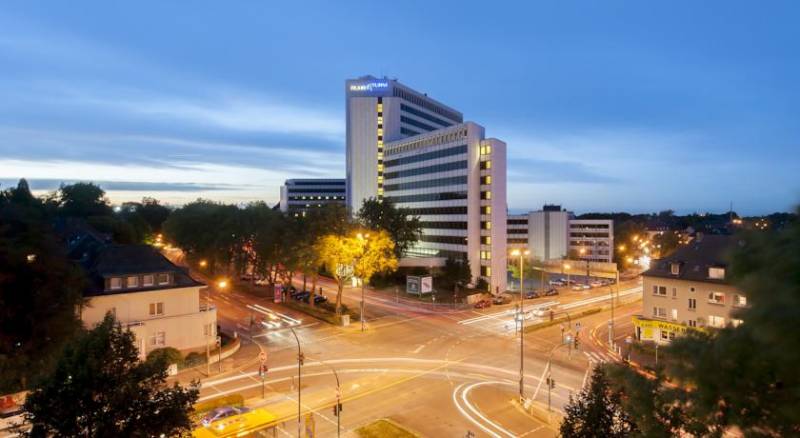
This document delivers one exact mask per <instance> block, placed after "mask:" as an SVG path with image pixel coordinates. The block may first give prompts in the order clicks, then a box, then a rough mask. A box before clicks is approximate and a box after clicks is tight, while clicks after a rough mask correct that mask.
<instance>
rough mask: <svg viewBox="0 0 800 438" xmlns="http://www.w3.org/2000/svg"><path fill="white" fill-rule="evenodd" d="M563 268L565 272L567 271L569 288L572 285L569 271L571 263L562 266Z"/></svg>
mask: <svg viewBox="0 0 800 438" xmlns="http://www.w3.org/2000/svg"><path fill="white" fill-rule="evenodd" d="M562 267H563V268H564V270H565V271H567V287H569V285H570V284H571V283H570V281H569V269H570V268H571V267H572V266H570V265H569V263H564V264H563V265H562Z"/></svg>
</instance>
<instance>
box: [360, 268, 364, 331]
mask: <svg viewBox="0 0 800 438" xmlns="http://www.w3.org/2000/svg"><path fill="white" fill-rule="evenodd" d="M361 332H362V333H363V332H364V279H363V278H362V279H361Z"/></svg>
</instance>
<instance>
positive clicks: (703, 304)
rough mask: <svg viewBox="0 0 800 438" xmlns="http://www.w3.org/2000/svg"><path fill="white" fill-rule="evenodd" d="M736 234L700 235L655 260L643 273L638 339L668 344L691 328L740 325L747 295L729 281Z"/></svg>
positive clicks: (704, 328)
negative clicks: (729, 255) (729, 258)
mask: <svg viewBox="0 0 800 438" xmlns="http://www.w3.org/2000/svg"><path fill="white" fill-rule="evenodd" d="M737 244H738V242H737V241H736V239H735V238H734V237H732V236H703V235H699V236H698V237H696V238H695V240H694V241H692V242H691V243H689V244H688V245H686V246H682V247H681V248H679V249H678V250H677V251H675V253H673V254H672V255H670V256H668V257H665V258H662V259H659V260H655V261H653V263H652V266H651V268H650V269H649V270H647V271H645V272H644V274H642V277H643V285H644V292H643V294H642V296H643V300H642V302H643V308H642V314H641V315H637V316H635V317H634V318H633V323H634V326H635V327H636V338H637V339H639V340H642V341H653V342H657V343H659V344H665V343H669V342H670V341H671V340H672V339H674V338H675V337H676V336H680V335H681V334H683V333H686V331H688V330H706V329H708V328H722V327H725V326H726V325H728V324H733V325H736V324H739V323H741V320H739V319H737V318H736V315H735V310H736V309H739V308H743V307H746V306H747V297H746V296H745V295H744V294H743V293H742V292H741V291H739V290H737V289H736V288H735V287H733V286H732V285H730V283H729V282H728V275H729V272H728V266H727V263H726V261H725V260H726V254H727V253H729V252H730V251H731V250H732V249H733V248H735V246H736V245H737Z"/></svg>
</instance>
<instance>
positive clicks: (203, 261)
mask: <svg viewBox="0 0 800 438" xmlns="http://www.w3.org/2000/svg"><path fill="white" fill-rule="evenodd" d="M198 265H200V267H201V268H205V267H206V266H208V261H206V260H205V259H203V260H200V263H198Z"/></svg>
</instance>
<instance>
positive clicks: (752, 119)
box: [0, 1, 800, 215]
mask: <svg viewBox="0 0 800 438" xmlns="http://www.w3.org/2000/svg"><path fill="white" fill-rule="evenodd" d="M798 19H800V5H798V4H797V3H795V2H788V1H786V2H771V3H769V4H768V5H766V4H755V3H751V2H736V1H734V2H731V1H726V2H721V1H719V2H717V1H712V2H702V3H697V2H689V1H679V2H670V3H668V4H667V3H664V4H654V3H647V4H645V3H641V2H634V1H608V2H602V3H581V4H577V3H576V4H568V3H563V2H562V3H555V4H551V3H535V4H533V3H532V2H519V3H516V4H514V3H504V4H502V6H501V4H497V5H495V4H492V6H491V7H487V5H486V3H484V2H474V3H470V2H434V3H431V2H420V1H412V2H404V3H403V4H402V5H400V4H397V5H392V6H391V7H388V6H386V7H377V6H376V4H375V3H374V2H372V3H370V2H348V3H339V2H297V3H292V4H284V3H281V4H277V3H274V4H273V3H260V2H252V3H216V2H193V3H191V5H189V4H186V3H165V2H137V3H132V4H111V3H107V2H87V3H83V4H82V5H81V7H75V5H74V4H71V3H59V2H53V3H41V4H37V3H34V2H23V1H19V2H17V1H11V2H7V3H4V7H3V9H2V10H0V59H2V64H1V65H2V68H0V184H1V185H0V188H5V187H7V186H8V185H11V184H16V181H17V180H18V179H19V178H20V177H24V178H27V179H28V180H29V181H30V182H31V186H32V187H33V188H34V189H35V190H36V191H37V193H43V192H46V191H49V190H53V189H55V188H57V187H58V185H59V184H60V183H61V182H62V181H75V180H83V181H95V182H97V183H98V184H100V185H101V186H103V187H104V188H105V189H106V191H107V192H108V195H109V198H110V199H111V201H112V202H114V203H121V202H125V201H131V200H140V199H141V198H142V197H143V196H151V197H155V198H158V199H160V200H162V201H164V202H166V203H169V204H173V205H174V204H180V203H184V202H188V201H191V200H194V199H196V198H198V197H203V198H207V199H212V200H217V201H223V202H232V203H243V202H248V201H254V200H263V201H266V202H268V203H270V204H274V203H276V202H277V201H278V197H279V186H280V185H281V184H282V183H283V181H284V180H285V179H289V178H314V177H336V178H343V177H344V160H345V157H344V81H345V79H347V78H353V77H358V76H362V75H366V74H372V75H376V76H383V75H387V76H389V77H393V78H397V79H399V80H400V81H401V82H402V83H404V84H407V85H409V86H411V87H412V88H415V89H417V90H420V91H423V92H427V93H428V94H429V95H430V96H432V97H434V98H435V99H437V100H440V101H441V102H443V103H445V104H448V105H450V106H452V107H454V108H456V109H458V110H460V111H462V112H463V113H464V116H465V120H470V121H475V122H477V123H480V124H481V125H483V126H485V127H486V133H487V135H488V136H491V137H497V138H500V139H502V140H504V141H506V142H507V143H508V159H509V173H508V175H509V176H508V179H509V182H508V188H509V193H508V204H509V205H508V206H509V209H510V210H511V211H512V212H521V211H527V210H535V209H539V208H541V206H542V204H544V203H555V204H560V205H562V206H564V207H565V208H567V209H569V210H573V211H576V212H579V213H581V212H592V211H605V212H611V211H628V212H632V213H646V212H656V211H659V210H665V209H673V210H675V211H676V212H678V213H690V212H704V211H711V212H723V211H727V210H728V206H729V204H730V203H731V202H733V206H734V210H736V211H737V212H739V213H740V214H746V215H753V214H766V213H771V212H774V211H791V210H792V209H793V207H794V206H795V205H797V204H798V203H800V123H798V120H800V117H798V115H799V114H798V113H800V111H799V110H798V102H800V85H798V81H797V78H798V77H800V57H798V56H797V53H798V50H799V49H800V43H798V41H800V30H798V28H797V25H796V23H797V22H798Z"/></svg>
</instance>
